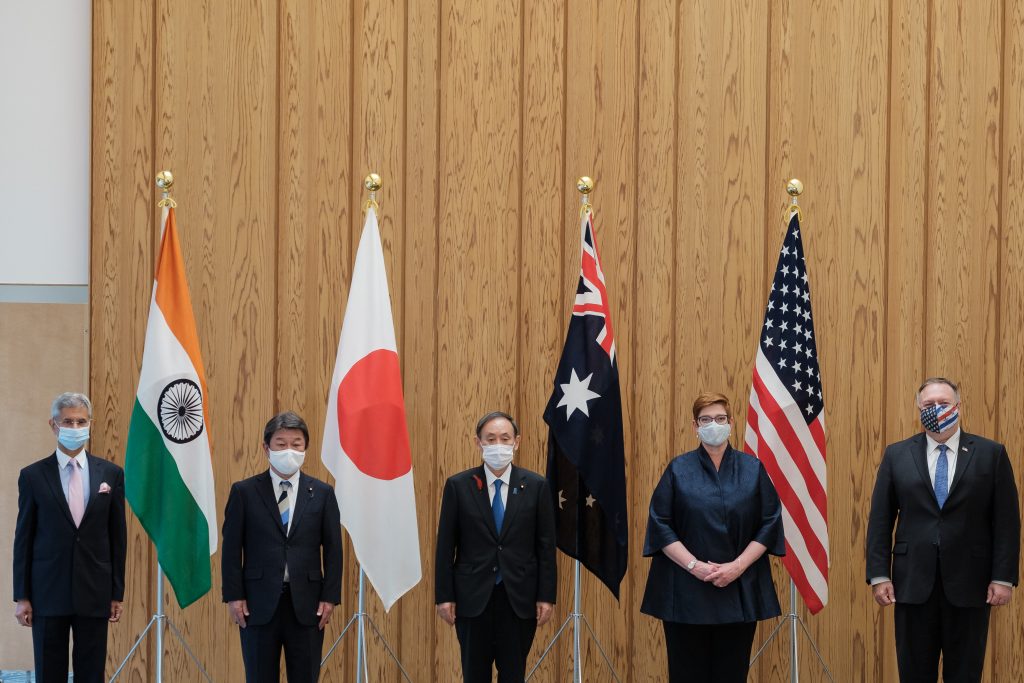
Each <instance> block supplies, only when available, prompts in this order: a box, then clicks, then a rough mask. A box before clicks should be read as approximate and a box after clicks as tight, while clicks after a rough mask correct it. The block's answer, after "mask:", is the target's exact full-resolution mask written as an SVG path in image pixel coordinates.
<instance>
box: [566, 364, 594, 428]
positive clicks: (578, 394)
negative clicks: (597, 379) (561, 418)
mask: <svg viewBox="0 0 1024 683" xmlns="http://www.w3.org/2000/svg"><path fill="white" fill-rule="evenodd" d="M593 376H594V373H590V374H589V375H587V378H586V379H583V380H581V379H580V378H579V377H578V376H577V375H576V369H575V368H574V369H573V370H572V376H571V377H570V378H569V383H568V384H560V385H559V386H561V387H562V400H561V401H559V402H558V406H557V407H558V408H561V407H562V406H565V419H566V421H568V420H569V418H570V417H572V414H573V413H574V412H576V411H577V410H578V411H580V412H581V413H583V414H584V415H586V416H587V417H590V411H589V410H587V401H592V400H593V399H595V398H601V394H597V393H594V392H593V391H591V390H590V379H591V378H592V377H593Z"/></svg>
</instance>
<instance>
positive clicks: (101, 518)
mask: <svg viewBox="0 0 1024 683" xmlns="http://www.w3.org/2000/svg"><path fill="white" fill-rule="evenodd" d="M91 423H92V405H91V404H90V403H89V399H88V398H86V397H85V396H84V395H83V394H74V393H64V394H61V395H60V396H58V397H57V398H56V399H55V400H54V402H53V406H52V408H51V418H50V429H51V430H53V433H54V435H55V436H56V437H57V450H56V452H54V453H52V454H51V455H49V456H47V457H45V458H43V459H42V460H40V461H38V462H35V463H33V464H31V465H29V466H28V467H26V468H25V469H23V470H22V471H21V476H19V477H18V521H17V525H16V526H15V529H14V600H15V602H16V603H17V606H16V608H15V611H14V616H15V617H16V618H17V619H18V623H19V624H21V625H22V626H29V627H31V628H32V647H33V650H34V653H35V667H36V668H35V674H36V680H37V681H40V683H54V682H56V681H61V682H62V683H67V680H68V640H69V636H70V634H71V633H74V647H73V650H72V655H71V662H72V666H73V668H74V673H75V681H76V682H78V683H99V682H100V681H105V680H106V679H105V678H104V676H103V667H104V664H105V663H106V660H107V623H108V622H116V621H118V620H119V619H120V618H121V609H122V606H121V603H122V601H123V600H124V562H125V554H126V551H127V545H128V534H127V529H126V527H125V519H124V471H123V470H122V469H121V468H120V467H118V466H117V465H115V464H114V463H112V462H108V461H107V460H104V459H103V458H97V457H96V456H94V455H92V454H91V453H88V452H86V450H85V444H86V442H87V441H88V440H89V427H90V425H91Z"/></svg>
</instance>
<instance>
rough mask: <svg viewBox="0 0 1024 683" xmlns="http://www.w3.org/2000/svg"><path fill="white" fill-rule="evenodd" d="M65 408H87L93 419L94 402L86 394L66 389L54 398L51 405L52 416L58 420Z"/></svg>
mask: <svg viewBox="0 0 1024 683" xmlns="http://www.w3.org/2000/svg"><path fill="white" fill-rule="evenodd" d="M65 408H85V412H87V413H89V419H90V420H91V419H92V403H90V402H89V397H88V396H86V395H85V394H79V393H77V392H74V391H65V392H64V393H63V394H61V395H60V396H58V397H57V398H55V399H53V403H52V404H51V405H50V417H51V418H53V419H54V420H56V419H57V418H58V417H60V414H61V411H63V410H64V409H65Z"/></svg>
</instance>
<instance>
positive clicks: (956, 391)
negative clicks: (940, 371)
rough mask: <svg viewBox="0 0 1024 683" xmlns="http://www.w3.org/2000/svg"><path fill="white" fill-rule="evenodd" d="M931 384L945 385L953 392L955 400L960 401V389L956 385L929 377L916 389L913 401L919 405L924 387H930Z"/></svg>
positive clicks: (950, 381)
mask: <svg viewBox="0 0 1024 683" xmlns="http://www.w3.org/2000/svg"><path fill="white" fill-rule="evenodd" d="M932 384H945V385H946V386H947V387H949V388H950V389H952V390H953V395H954V396H955V397H956V400H957V401H959V400H960V387H958V386H957V385H956V382H954V381H953V380H951V379H947V378H945V377H929V378H928V379H926V380H925V381H923V382H921V386H919V387H918V388H917V394H916V396H915V397H914V399H915V401H917V403H918V404H919V405H920V403H921V392H922V391H924V388H925V387H927V386H930V385H932Z"/></svg>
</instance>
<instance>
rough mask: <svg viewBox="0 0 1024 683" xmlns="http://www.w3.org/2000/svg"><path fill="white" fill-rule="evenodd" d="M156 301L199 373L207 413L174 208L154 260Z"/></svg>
mask: <svg viewBox="0 0 1024 683" xmlns="http://www.w3.org/2000/svg"><path fill="white" fill-rule="evenodd" d="M156 305H157V306H159V307H160V312H161V313H162V314H163V316H164V320H166V321H167V326H168V327H169V328H170V329H171V332H172V333H173V334H174V336H175V338H176V339H177V340H178V343H180V344H181V346H182V348H183V349H185V353H187V354H188V357H189V359H190V360H191V361H192V367H194V368H195V370H196V374H197V375H199V383H200V384H201V385H202V389H203V414H204V415H208V414H209V413H208V412H207V410H208V406H207V404H206V393H207V392H206V373H205V372H203V359H202V357H201V356H200V355H199V335H197V334H196V321H195V318H194V317H193V316H192V298H191V297H190V296H189V293H188V280H186V279H185V261H184V260H183V259H182V258H181V245H180V244H179V242H178V226H177V222H176V221H175V218H174V209H173V208H168V209H167V224H166V225H165V226H164V236H163V238H162V239H161V241H160V256H159V257H158V259H157V262H156Z"/></svg>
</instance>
